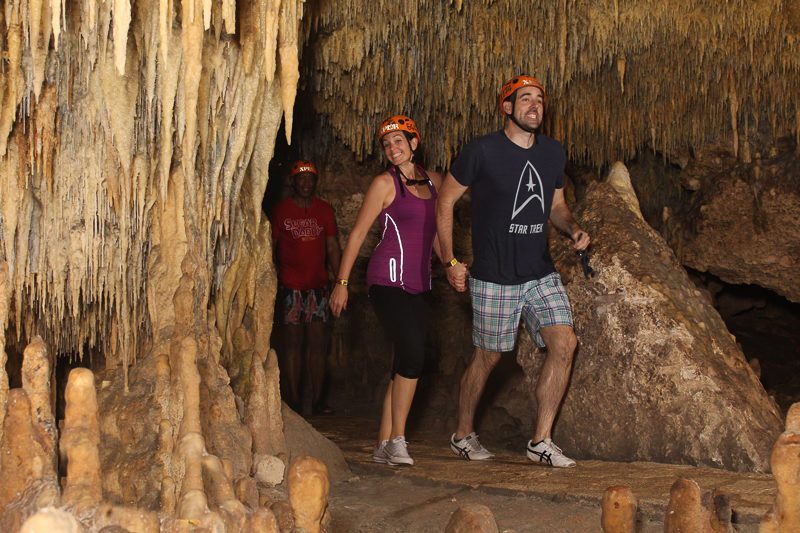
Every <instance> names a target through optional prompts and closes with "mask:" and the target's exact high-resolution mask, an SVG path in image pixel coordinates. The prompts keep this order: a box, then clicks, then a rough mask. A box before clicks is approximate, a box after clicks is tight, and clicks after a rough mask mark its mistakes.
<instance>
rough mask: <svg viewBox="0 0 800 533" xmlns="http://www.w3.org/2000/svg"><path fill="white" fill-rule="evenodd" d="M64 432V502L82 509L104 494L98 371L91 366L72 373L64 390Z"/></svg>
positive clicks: (91, 505) (62, 439)
mask: <svg viewBox="0 0 800 533" xmlns="http://www.w3.org/2000/svg"><path fill="white" fill-rule="evenodd" d="M64 400H65V404H66V405H65V407H64V433H63V435H62V437H61V441H60V443H61V447H62V448H63V449H64V452H65V453H66V456H67V479H66V484H65V486H64V496H63V501H64V504H65V505H67V506H69V507H71V508H73V509H75V511H76V512H77V513H82V512H84V511H85V510H87V509H88V508H90V507H93V506H96V505H98V504H99V503H100V502H101V500H102V498H103V487H102V485H101V481H100V453H99V450H98V446H99V445H100V426H99V423H98V420H97V395H96V393H95V388H94V374H92V371H91V370H89V369H87V368H75V369H73V370H72V371H71V372H70V373H69V379H68V380H67V388H66V391H65V392H64Z"/></svg>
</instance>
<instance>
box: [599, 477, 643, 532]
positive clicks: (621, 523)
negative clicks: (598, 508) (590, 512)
mask: <svg viewBox="0 0 800 533" xmlns="http://www.w3.org/2000/svg"><path fill="white" fill-rule="evenodd" d="M637 507H638V504H637V502H636V497H635V496H634V495H633V492H632V491H631V489H630V488H629V487H625V486H622V485H618V486H614V487H608V488H607V489H606V491H605V493H604V494H603V501H602V511H603V513H602V515H601V517H600V524H601V526H602V527H603V533H635V531H636V511H637Z"/></svg>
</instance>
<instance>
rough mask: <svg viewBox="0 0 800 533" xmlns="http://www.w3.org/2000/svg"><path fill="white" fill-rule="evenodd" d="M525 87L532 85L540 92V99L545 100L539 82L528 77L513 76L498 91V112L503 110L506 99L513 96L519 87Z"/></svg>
mask: <svg viewBox="0 0 800 533" xmlns="http://www.w3.org/2000/svg"><path fill="white" fill-rule="evenodd" d="M526 85H532V86H534V87H536V88H538V89H539V90H540V91H542V99H544V98H545V93H544V85H542V84H541V83H540V82H539V80H537V79H536V78H531V77H530V76H524V75H523V76H515V77H513V78H511V79H510V80H508V81H507V82H505V83H504V84H503V88H502V89H500V110H501V111H502V110H503V102H505V101H506V98H508V97H509V96H511V95H512V94H514V91H516V90H517V89H519V88H520V87H525V86H526Z"/></svg>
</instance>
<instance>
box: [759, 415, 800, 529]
mask: <svg viewBox="0 0 800 533" xmlns="http://www.w3.org/2000/svg"><path fill="white" fill-rule="evenodd" d="M772 473H773V475H774V476H775V481H776V482H777V485H778V494H777V496H776V497H775V504H774V505H773V507H772V510H771V511H769V512H768V513H767V515H766V516H765V517H764V519H763V520H762V521H761V530H760V531H761V533H787V532H789V531H800V403H796V404H794V405H792V407H791V408H790V409H789V413H788V414H787V415H786V431H784V432H783V433H782V434H781V436H780V437H778V441H777V442H776V443H775V447H774V448H773V450H772Z"/></svg>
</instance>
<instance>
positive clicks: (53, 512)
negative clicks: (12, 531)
mask: <svg viewBox="0 0 800 533" xmlns="http://www.w3.org/2000/svg"><path fill="white" fill-rule="evenodd" d="M85 531H86V529H85V528H84V527H83V526H82V525H81V523H80V522H78V519H77V518H75V517H74V516H73V515H72V514H70V513H68V512H66V511H62V510H61V509H54V508H47V509H42V510H41V511H39V512H38V513H36V514H34V515H31V516H30V517H29V518H28V519H27V520H25V523H23V524H22V528H20V530H19V533H46V532H50V533H55V532H58V533H84V532H85Z"/></svg>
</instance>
